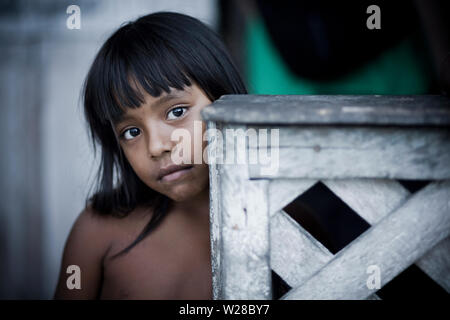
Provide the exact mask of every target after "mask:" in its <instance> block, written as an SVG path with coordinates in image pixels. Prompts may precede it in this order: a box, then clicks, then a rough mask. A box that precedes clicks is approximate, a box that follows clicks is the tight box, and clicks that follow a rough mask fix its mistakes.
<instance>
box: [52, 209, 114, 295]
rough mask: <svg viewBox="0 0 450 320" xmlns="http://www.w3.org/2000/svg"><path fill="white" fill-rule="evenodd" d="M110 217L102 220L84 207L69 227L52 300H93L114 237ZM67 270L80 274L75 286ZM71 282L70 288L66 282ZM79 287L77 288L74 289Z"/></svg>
mask: <svg viewBox="0 0 450 320" xmlns="http://www.w3.org/2000/svg"><path fill="white" fill-rule="evenodd" d="M113 226H114V223H113V219H112V217H108V216H102V215H100V214H98V213H97V212H95V211H94V210H93V209H92V207H90V206H87V207H85V208H84V209H83V210H82V211H81V212H80V214H79V215H78V217H77V218H76V220H75V222H74V223H73V225H72V228H71V230H70V233H69V235H68V237H67V239H66V243H65V246H64V252H63V257H62V262H61V269H60V274H59V280H58V285H57V288H56V291H55V295H54V297H55V298H56V299H95V298H96V297H97V295H98V290H99V288H100V282H101V272H102V268H103V259H104V257H105V255H106V254H107V252H108V250H109V248H110V245H111V240H112V238H113V234H114V228H113ZM70 270H76V271H75V273H76V272H79V273H80V277H79V283H77V282H76V281H75V280H76V279H75V278H73V279H72V278H70V276H71V274H70V272H69V271H70ZM72 280H73V286H74V287H73V288H70V285H69V284H68V281H72ZM78 287H79V288H78Z"/></svg>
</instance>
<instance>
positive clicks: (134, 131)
mask: <svg viewBox="0 0 450 320" xmlns="http://www.w3.org/2000/svg"><path fill="white" fill-rule="evenodd" d="M140 133H141V130H139V129H138V128H130V129H127V130H125V131H124V132H123V133H122V137H123V138H124V139H125V140H131V139H133V138H135V137H137V136H138V135H139V134H140Z"/></svg>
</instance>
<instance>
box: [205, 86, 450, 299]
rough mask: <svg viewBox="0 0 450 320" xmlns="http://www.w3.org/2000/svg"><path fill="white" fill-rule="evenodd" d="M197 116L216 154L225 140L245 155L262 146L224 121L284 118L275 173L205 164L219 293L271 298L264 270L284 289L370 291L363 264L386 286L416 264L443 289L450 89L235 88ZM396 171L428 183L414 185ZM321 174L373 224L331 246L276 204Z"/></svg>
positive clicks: (244, 124) (242, 123)
mask: <svg viewBox="0 0 450 320" xmlns="http://www.w3.org/2000/svg"><path fill="white" fill-rule="evenodd" d="M202 115H203V117H204V119H205V120H206V121H207V122H208V128H209V129H215V130H218V131H214V130H210V131H209V139H210V140H209V141H210V148H209V150H208V157H209V159H210V161H211V162H212V159H217V153H218V151H221V150H223V149H225V150H226V148H227V145H229V144H228V143H229V142H231V141H227V139H231V140H233V141H234V142H235V143H234V146H233V148H235V152H236V153H237V152H239V151H238V150H246V151H247V155H248V154H250V153H251V152H254V151H257V150H259V149H260V148H261V147H264V146H265V145H266V143H265V142H261V141H260V140H258V141H255V140H252V139H250V140H248V141H247V140H238V141H235V140H234V137H230V136H227V135H226V134H225V132H226V130H227V129H228V130H229V129H232V130H234V131H236V130H239V129H240V130H244V131H246V130H248V129H255V130H259V129H268V130H270V129H274V128H276V129H279V170H278V171H277V172H276V173H275V174H267V173H265V171H264V170H261V169H262V165H259V164H221V163H214V162H212V163H211V164H210V190H211V191H210V195H211V197H210V198H211V206H210V208H211V209H210V210H211V246H212V267H213V286H214V298H215V299H271V298H272V297H271V292H272V291H271V269H273V270H274V271H275V272H276V273H277V274H278V275H280V276H281V277H282V279H283V280H284V281H285V282H286V283H287V284H288V285H289V286H291V287H292V290H291V291H289V292H288V293H287V294H286V295H285V296H283V297H282V299H367V298H369V299H371V298H373V299H377V298H378V297H377V296H376V295H375V292H376V289H369V287H368V286H367V284H366V280H367V277H368V275H367V272H366V271H367V267H368V266H370V265H376V266H378V267H379V269H380V271H381V274H380V279H381V285H382V286H383V285H385V284H386V283H388V282H389V281H390V280H392V279H393V278H394V277H395V276H396V275H398V274H399V273H400V272H402V271H403V270H404V269H406V268H407V267H408V266H410V265H411V264H416V265H417V266H418V267H419V268H420V269H422V270H423V271H424V272H425V273H426V274H427V275H429V276H430V277H431V278H432V279H433V280H434V281H435V282H437V283H438V284H439V285H440V286H442V287H443V288H444V289H445V290H446V291H447V292H449V291H450V237H449V233H450V180H449V179H450V130H449V126H450V102H449V99H447V98H445V97H441V96H256V95H255V96H253V95H235V96H224V97H222V98H221V99H219V100H218V101H216V102H215V103H214V104H213V105H212V106H210V107H207V108H205V109H204V110H203V111H202ZM214 132H221V133H222V134H223V137H224V138H225V139H224V140H223V141H220V140H219V139H217V134H215V133H214ZM217 142H219V143H217ZM268 144H269V145H270V142H269V143H268ZM396 179H413V180H432V182H431V183H430V184H429V185H427V186H426V187H425V188H423V189H421V190H419V191H418V192H416V193H414V194H410V192H409V191H408V190H406V189H405V188H404V187H403V186H402V185H401V184H399V183H398V182H397V181H396ZM318 181H321V182H322V183H324V184H325V185H326V186H327V187H328V188H329V189H330V190H331V191H332V192H333V193H334V194H336V195H337V196H338V197H339V198H340V199H341V200H342V201H344V202H345V203H346V204H347V205H348V206H349V207H350V208H351V209H353V210H354V211H355V212H356V213H358V214H359V215H360V216H361V217H362V218H364V219H365V220H366V221H367V222H368V223H369V224H370V225H371V227H370V228H369V229H368V230H367V231H365V232H364V233H363V234H361V235H360V236H359V237H358V238H357V239H355V240H354V241H352V242H351V243H350V244H349V245H348V246H346V247H345V248H344V249H342V250H340V251H339V252H338V253H337V254H335V255H333V254H332V253H331V252H330V251H328V250H327V249H326V248H325V247H324V246H323V245H322V244H321V243H320V242H319V241H317V240H316V239H315V238H314V237H313V236H311V235H310V234H309V233H308V232H307V231H306V230H305V229H303V228H302V226H300V225H299V224H297V223H296V222H295V221H294V220H293V219H292V218H291V217H289V216H288V215H287V213H286V212H284V211H283V208H284V207H285V206H286V205H287V204H289V203H290V202H291V201H293V200H294V199H295V198H297V197H298V196H299V195H300V194H302V193H303V192H305V191H306V190H308V189H309V188H310V187H311V186H313V185H314V184H315V183H317V182H318Z"/></svg>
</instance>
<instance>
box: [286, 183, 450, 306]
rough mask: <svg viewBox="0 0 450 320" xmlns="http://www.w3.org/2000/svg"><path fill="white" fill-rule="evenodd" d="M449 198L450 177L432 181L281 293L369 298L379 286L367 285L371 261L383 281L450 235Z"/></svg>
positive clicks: (302, 296)
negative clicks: (310, 273) (370, 286)
mask: <svg viewBox="0 0 450 320" xmlns="http://www.w3.org/2000/svg"><path fill="white" fill-rule="evenodd" d="M448 199H450V182H449V181H444V182H437V183H433V184H431V185H429V186H427V187H425V188H424V189H422V190H420V191H418V192H417V193H415V194H414V195H413V196H411V197H410V198H409V199H408V201H407V202H406V203H405V204H404V205H402V206H401V207H400V208H398V209H396V210H394V212H393V213H391V214H389V215H387V216H386V217H385V218H383V219H381V221H379V222H378V223H377V224H376V225H375V226H374V227H372V228H370V229H369V230H367V231H366V232H365V233H363V234H362V235H361V236H360V237H358V239H356V240H354V241H353V242H352V243H351V244H350V245H348V246H347V247H346V248H344V249H343V250H341V251H340V252H339V253H338V254H336V255H335V257H334V258H333V259H332V260H331V261H330V262H329V263H328V264H327V265H325V266H324V267H323V268H322V269H321V270H320V271H318V272H317V273H316V274H315V275H314V276H313V277H311V278H309V280H307V281H306V282H305V283H304V284H303V285H301V286H300V287H298V288H295V289H293V290H291V291H290V292H289V293H288V294H286V295H285V296H284V297H283V299H365V298H367V297H368V296H370V295H371V294H372V293H373V292H374V290H375V289H369V288H368V287H367V286H366V280H367V273H366V270H367V267H368V266H369V265H377V266H378V267H379V268H380V270H381V286H383V285H385V284H386V283H387V282H389V281H390V280H391V279H392V278H394V277H395V276H396V275H397V274H398V273H400V272H401V271H403V270H404V269H405V268H406V267H408V266H409V265H411V264H412V263H414V262H415V261H416V260H417V259H419V258H420V257H422V256H423V255H424V254H425V253H426V252H427V251H428V250H429V249H431V248H432V247H434V246H435V245H436V244H438V243H439V242H440V241H442V240H443V239H445V238H446V237H448V235H449V232H450V206H449V200H448ZM425 213H426V217H424V214H425ZM330 283H332V285H330Z"/></svg>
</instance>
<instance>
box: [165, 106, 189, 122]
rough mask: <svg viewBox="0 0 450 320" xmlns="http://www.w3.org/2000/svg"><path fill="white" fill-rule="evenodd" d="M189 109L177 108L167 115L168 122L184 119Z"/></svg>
mask: <svg viewBox="0 0 450 320" xmlns="http://www.w3.org/2000/svg"><path fill="white" fill-rule="evenodd" d="M186 110H187V107H176V108H173V109H172V110H170V111H169V112H168V113H167V119H168V120H174V119H177V118H180V117H182V116H183V115H184V114H185V113H186Z"/></svg>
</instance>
